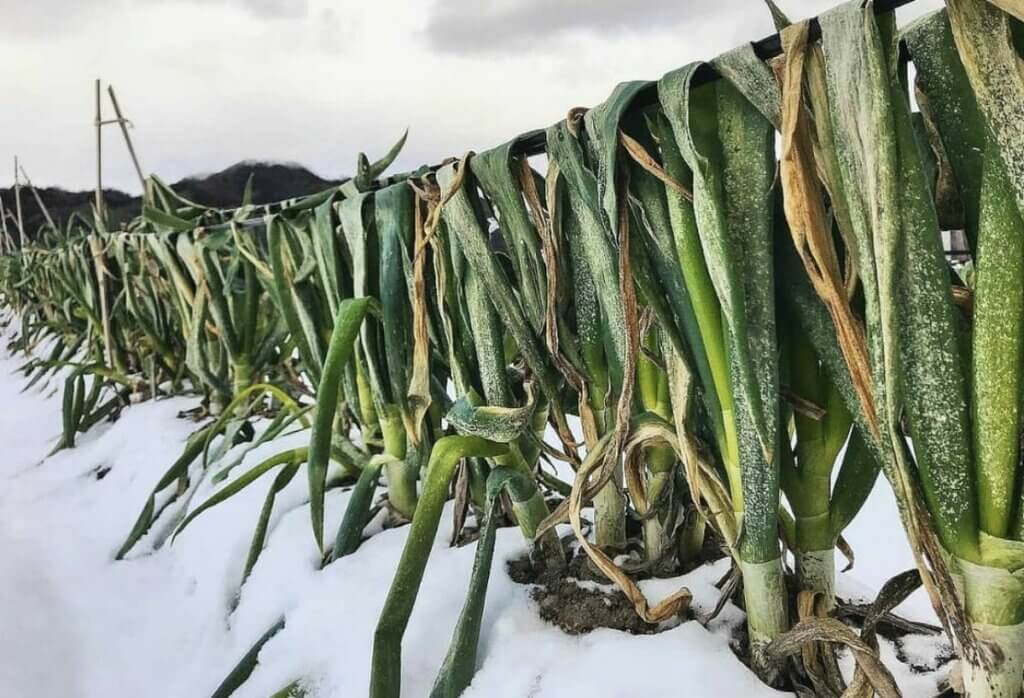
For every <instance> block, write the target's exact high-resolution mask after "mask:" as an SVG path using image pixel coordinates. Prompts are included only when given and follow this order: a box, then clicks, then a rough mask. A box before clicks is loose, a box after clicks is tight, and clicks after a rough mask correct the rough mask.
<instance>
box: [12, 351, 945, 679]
mask: <svg viewBox="0 0 1024 698" xmlns="http://www.w3.org/2000/svg"><path fill="white" fill-rule="evenodd" d="M6 343H7V338H6V337H0V443H2V444H3V458H2V459H0V551H2V553H3V554H2V557H0V560H2V562H0V618H3V630H2V631H0V696H3V697H4V698H22V697H25V698H28V697H30V696H31V697H33V698H36V697H51V696H52V697H61V698H76V697H79V696H82V697H89V698H93V697H95V698H100V697H102V698H112V697H118V696H126V697H128V696H132V697H135V696H146V697H147V698H164V697H166V698H190V697H193V696H195V697H202V696H208V695H209V694H210V693H211V692H212V691H213V689H214V688H215V687H216V686H217V685H218V684H219V683H220V681H221V680H222V679H223V677H224V676H225V675H226V673H227V672H228V671H229V670H230V669H231V667H233V666H234V664H235V663H236V662H237V661H238V659H239V658H240V657H241V656H242V655H243V654H244V653H245V651H246V650H247V649H248V648H249V646H251V645H252V643H253V642H254V641H255V640H256V638H258V637H259V636H260V635H262V634H263V632H264V631H265V630H266V629H267V628H269V627H270V626H272V625H273V624H274V623H275V621H276V620H277V619H278V618H280V617H281V616H284V617H285V619H286V626H285V628H284V630H282V631H281V632H280V633H278V634H277V635H276V636H275V637H274V638H273V639H272V640H270V642H269V643H268V644H267V645H266V646H265V647H264V648H263V651H262V652H261V654H260V664H259V666H258V667H257V669H256V671H255V672H254V673H253V675H252V677H251V678H250V680H249V681H248V682H247V683H246V684H245V685H244V686H243V687H242V688H241V689H240V690H239V691H238V692H237V693H236V694H235V695H236V696H239V698H246V697H258V698H267V696H270V695H271V694H272V693H274V692H275V691H276V690H278V689H280V688H282V687H283V686H285V685H287V684H289V683H290V682H291V681H293V680H295V679H303V680H304V682H305V685H306V686H307V688H308V689H310V695H311V696H320V697H323V698H327V697H339V698H341V697H344V698H347V697H349V696H363V695H366V692H367V685H368V666H369V660H370V645H371V640H372V636H373V629H374V626H375V624H376V620H377V615H378V612H379V610H380V608H381V605H382V604H383V601H384V596H385V594H386V593H387V589H388V585H389V584H390V581H391V574H392V571H393V569H394V565H395V562H396V560H397V558H398V555H399V553H400V551H401V548H402V545H403V544H404V541H405V536H406V530H407V529H405V528H400V529H394V530H388V531H379V529H378V531H377V532H376V534H375V535H373V537H372V538H371V539H370V540H368V541H367V542H366V543H364V545H363V546H362V547H361V548H360V550H359V551H358V552H357V553H356V554H354V555H352V556H350V557H348V558H345V559H343V560H341V561H339V562H336V563H334V564H332V565H330V566H328V567H327V568H326V569H324V570H319V569H318V567H319V565H318V559H317V558H318V556H317V552H316V549H315V545H314V542H313V537H312V534H311V532H310V527H309V512H308V508H307V506H306V504H305V500H306V496H307V495H306V481H305V478H303V477H296V478H295V479H294V480H293V481H292V483H291V484H290V485H289V486H288V488H286V490H285V491H283V492H282V493H281V494H280V495H279V496H278V499H277V504H276V506H275V509H274V514H273V517H272V519H271V530H270V533H269V535H268V537H267V546H266V549H265V551H264V553H263V555H262V557H261V558H260V561H259V563H258V564H257V566H256V568H255V570H254V571H253V574H252V576H251V577H250V578H249V580H248V582H247V583H246V584H245V585H244V587H242V592H241V595H240V597H239V598H238V603H237V607H235V608H234V610H232V607H233V606H234V601H235V598H236V594H237V591H238V588H239V581H240V579H239V578H240V574H241V569H242V566H243V563H244V559H245V555H246V551H247V548H248V545H249V540H250V537H251V535H252V530H253V527H254V526H255V522H256V518H257V513H258V511H259V509H260V507H261V505H262V502H263V497H264V495H265V493H266V488H267V487H269V485H270V478H269V477H268V476H265V477H264V479H263V480H261V481H259V482H257V483H256V485H254V486H252V487H250V488H248V489H247V490H245V491H244V492H243V493H242V494H240V495H239V496H236V497H234V498H232V499H230V500H228V501H227V502H226V503H225V504H223V505H221V506H218V507H216V508H214V509H212V510H211V511H209V512H208V513H207V514H204V515H203V516H201V517H199V518H198V519H196V521H195V522H194V523H193V524H192V525H191V526H190V527H189V529H187V530H186V531H185V532H184V533H183V534H182V535H181V536H180V537H179V538H178V539H177V540H176V541H175V542H174V543H173V545H171V544H165V545H163V546H162V547H160V548H159V549H157V550H154V542H155V540H157V539H159V538H160V537H162V534H163V533H164V531H163V530H162V529H161V527H160V526H159V525H158V526H156V527H155V531H154V532H153V533H152V534H151V535H150V536H149V537H148V538H146V539H144V540H143V541H142V542H141V543H140V545H139V546H137V548H136V550H135V551H134V552H133V554H132V555H131V556H130V558H129V559H127V560H124V561H121V562H115V561H114V560H113V556H114V552H115V550H116V549H117V547H118V545H119V544H120V542H121V541H122V540H123V538H124V536H125V534H126V533H127V531H128V530H129V528H130V526H131V524H132V523H133V521H134V518H135V516H136V515H137V514H138V511H139V508H140V507H141V505H142V503H143V501H144V499H145V497H146V496H147V495H148V493H149V491H150V489H151V488H152V486H153V485H154V483H155V482H156V480H157V479H158V478H159V476H160V475H161V474H162V473H163V471H164V470H165V469H166V468H167V467H168V466H169V464H170V463H171V462H172V461H173V460H174V459H175V458H176V457H177V455H178V454H179V452H180V450H181V448H182V446H183V442H184V439H185V437H186V436H187V435H188V434H189V433H190V431H191V430H192V429H193V428H194V426H195V425H194V424H192V423H191V422H190V421H187V420H184V419H179V418H178V417H177V414H178V412H179V411H181V410H183V409H188V408H190V407H193V406H194V405H195V401H194V400H190V399H186V398H172V399H164V400H158V401H155V402H147V403H143V404H139V405H135V406H132V407H131V408H129V409H127V410H126V411H125V412H124V413H123V414H122V416H121V419H120V420H118V421H117V422H116V423H113V424H103V425H100V426H99V427H97V428H95V429H94V430H92V431H91V432H90V433H88V434H86V435H85V436H84V437H83V438H82V439H81V441H80V443H79V445H78V447H77V448H75V449H73V450H69V451H63V452H61V453H59V454H57V455H55V456H53V457H51V458H46V457H45V456H46V453H47V452H48V451H49V450H50V448H51V447H52V444H53V442H54V440H55V439H56V437H57V435H58V433H59V429H60V423H61V420H60V396H59V392H57V388H58V387H59V385H60V382H59V381H51V383H50V384H49V385H46V386H41V387H40V386H37V387H34V388H33V389H32V390H29V391H27V392H24V393H23V392H21V391H22V388H23V387H24V385H25V379H24V377H23V376H22V375H21V374H15V373H14V370H15V368H16V367H17V366H18V365H19V364H20V363H21V362H22V361H23V358H22V357H10V356H9V355H7V353H6V350H5V349H3V348H2V347H4V346H6ZM307 439H308V435H307V434H306V433H299V434H294V435H292V436H289V437H286V438H284V439H281V440H278V441H277V442H275V443H273V444H269V445H265V446H263V447H261V448H259V449H257V450H255V451H253V452H251V453H250V454H249V455H248V456H247V457H246V460H245V463H244V464H243V466H242V467H239V468H236V469H235V470H234V471H233V475H234V476H237V475H238V474H241V473H242V472H244V470H245V469H246V466H251V465H253V464H255V463H256V462H258V461H259V460H261V459H262V458H265V457H266V456H268V455H271V454H273V453H276V452H279V451H280V450H283V449H284V448H287V447H290V446H296V445H304V444H305V443H307ZM103 471H106V474H105V475H104V476H103V477H102V478H101V479H100V478H98V477H97V475H98V473H100V472H103ZM212 490H213V488H212V486H211V485H210V483H209V482H208V481H206V482H203V483H202V485H201V489H200V491H199V492H198V493H197V494H196V496H195V497H194V498H193V499H192V501H191V506H193V507H194V506H196V505H197V504H198V503H200V502H202V501H203V500H205V498H206V496H208V494H209V493H210V492H211V491H212ZM346 497H347V494H346V493H343V492H340V491H338V490H334V491H332V492H330V493H328V508H327V522H326V523H327V528H326V530H328V531H333V530H335V529H336V527H337V524H338V522H339V521H340V517H341V513H342V511H343V509H344V505H345V500H346ZM450 529H451V522H450V511H448V512H446V517H445V520H443V521H442V524H441V528H440V531H441V533H440V534H439V537H438V541H437V546H436V548H435V551H434V554H433V555H432V557H431V560H430V564H429V566H428V568H427V572H426V578H425V580H424V583H423V587H422V590H421V592H420V596H419V599H418V602H417V604H416V608H415V611H414V613H413V616H412V620H411V622H410V625H409V628H408V631H407V632H406V636H405V641H404V645H403V650H404V652H403V666H402V677H403V678H402V684H403V696H409V697H411V698H417V697H419V696H425V695H427V694H428V693H429V690H430V687H431V685H432V683H433V680H434V676H435V674H436V672H437V668H438V667H439V665H440V663H441V660H442V658H443V656H444V654H445V652H446V649H447V646H448V642H449V638H450V635H451V631H452V627H453V623H454V621H455V618H456V616H457V614H458V612H459V609H460V608H461V605H462V603H463V599H464V594H465V589H466V584H467V582H468V578H469V570H470V567H471V565H472V561H473V546H466V547H464V548H461V549H451V548H448V547H447V545H446V538H447V532H448V531H450ZM847 538H848V539H849V541H850V543H851V545H852V546H853V547H854V549H855V550H856V553H857V566H856V568H855V569H854V570H853V571H852V572H850V573H848V574H845V575H841V582H840V589H841V591H843V592H845V593H847V594H864V595H873V594H872V592H873V590H876V589H877V588H878V587H879V586H880V585H881V584H882V583H883V582H884V581H885V580H886V579H888V578H889V577H891V576H892V575H894V574H896V573H898V572H900V571H903V570H904V569H907V568H908V567H910V566H911V564H912V563H911V560H910V556H909V552H908V550H907V546H906V543H905V541H904V538H903V534H902V531H901V530H900V527H899V524H898V521H897V518H896V513H895V509H894V505H893V502H892V497H891V495H890V494H889V493H888V490H887V488H886V486H885V484H884V483H881V482H880V483H879V486H878V487H876V489H875V492H874V493H873V494H872V496H871V498H870V500H869V502H868V504H867V506H866V508H865V511H864V512H863V513H862V514H861V516H859V517H858V519H857V521H856V522H855V523H854V525H853V528H852V529H851V530H850V531H849V532H848V535H847ZM523 549H524V548H523V543H522V540H521V537H520V535H519V533H518V531H517V530H516V529H503V530H499V532H498V539H497V550H496V555H495V566H494V571H493V572H492V575H491V584H490V590H489V593H488V597H487V608H486V613H485V617H484V622H483V633H482V645H481V649H480V653H479V662H480V667H479V671H478V673H477V675H476V678H475V680H474V683H473V685H472V686H471V688H470V689H469V691H467V693H466V694H465V695H466V696H467V698H483V697H487V698H525V697H527V696H530V697H533V698H561V697H564V696H567V695H575V694H580V695H586V696H588V698H620V697H621V698H625V697H627V696H634V695H644V696H646V697H647V698H658V697H659V696H666V697H668V696H679V695H686V696H694V697H699V696H742V697H743V698H754V697H756V696H770V695H782V694H779V693H777V692H776V691H772V690H771V689H768V688H766V687H765V686H763V685H762V684H760V683H759V682H758V681H757V680H756V679H755V678H754V677H753V675H752V674H751V673H750V672H749V671H748V670H747V669H746V667H744V666H743V664H741V663H740V662H739V661H738V660H737V659H736V658H735V657H734V656H733V654H732V652H731V650H730V648H729V632H730V628H731V627H733V626H734V625H735V624H736V623H738V622H740V621H741V620H742V613H741V612H740V611H739V609H737V608H735V607H733V606H731V605H730V606H728V607H727V608H726V609H725V611H724V612H723V614H722V615H721V616H719V618H718V619H716V620H715V621H713V622H712V623H711V624H710V625H709V626H708V627H707V628H705V627H703V626H702V625H701V624H699V623H697V622H689V623H684V624H682V625H679V626H678V627H675V628H673V629H671V630H668V631H666V632H663V633H660V634H658V635H649V636H631V635H627V634H623V633H620V632H617V631H612V630H601V631H596V632H594V633H591V634H589V635H585V636H579V637H573V636H568V635H566V634H564V633H562V632H561V631H560V630H558V629H557V628H555V627H553V626H550V625H548V624H546V623H545V622H543V621H541V620H539V619H538V617H537V613H536V609H535V608H534V606H533V602H532V601H531V600H530V598H529V590H528V589H527V588H525V587H522V586H520V585H517V584H515V583H513V582H512V581H511V580H510V579H509V578H508V576H507V575H506V573H505V565H504V561H505V560H507V559H508V558H510V557H513V556H516V555H518V554H520V553H521V552H522V551H523ZM723 571H724V567H723V566H722V563H718V564H716V565H710V566H706V567H704V568H701V569H698V570H696V571H695V572H693V573H691V574H690V575H687V576H686V577H684V578H682V579H676V580H657V581H652V582H647V583H644V585H643V588H644V590H645V591H646V592H647V593H648V595H649V596H650V597H651V598H652V600H654V601H656V600H658V599H659V598H661V597H663V596H665V595H667V594H669V593H671V592H672V591H674V590H675V589H676V588H677V586H678V585H679V584H681V583H684V584H686V585H688V586H689V587H690V589H691V590H692V591H693V593H694V596H695V610H696V612H697V615H698V616H705V615H706V614H707V613H708V612H709V611H710V610H711V609H712V608H713V606H714V604H715V602H716V600H717V591H716V590H715V589H714V588H713V587H712V586H711V584H712V583H713V582H714V581H715V580H716V579H718V578H719V577H720V576H721V575H722V573H723ZM901 610H902V611H903V612H905V613H907V614H909V615H912V616H914V617H918V618H921V619H925V620H927V619H929V618H930V617H931V612H930V610H929V608H928V604H927V600H926V599H925V598H924V597H923V596H915V597H912V598H911V599H910V600H909V601H908V602H907V604H905V605H904V607H903V609H901ZM920 644H921V643H920V642H919V641H918V642H917V645H915V646H909V645H908V646H907V647H904V650H905V652H907V653H908V654H910V655H911V656H916V655H919V654H925V655H927V654H928V653H929V652H931V651H932V648H931V647H930V646H928V643H925V646H924V647H921V646H920ZM883 659H884V660H885V661H886V663H887V665H888V666H889V667H890V668H891V669H893V671H894V673H895V674H896V675H897V678H898V680H899V681H900V683H901V687H902V688H903V689H904V694H905V695H907V696H918V697H921V698H924V697H930V696H933V695H934V694H935V678H934V677H933V676H920V675H912V674H911V673H909V672H908V671H907V670H906V668H905V667H904V666H903V665H901V664H899V662H898V661H896V659H895V654H894V650H893V647H892V646H891V645H888V644H886V645H884V646H883ZM847 663H848V662H847Z"/></svg>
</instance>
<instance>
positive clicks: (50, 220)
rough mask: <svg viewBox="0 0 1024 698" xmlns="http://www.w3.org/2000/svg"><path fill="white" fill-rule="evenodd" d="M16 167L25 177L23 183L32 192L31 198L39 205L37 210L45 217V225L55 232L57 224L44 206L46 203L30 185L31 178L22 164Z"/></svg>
mask: <svg viewBox="0 0 1024 698" xmlns="http://www.w3.org/2000/svg"><path fill="white" fill-rule="evenodd" d="M18 169H19V170H20V171H21V176H22V177H24V178H25V184H27V185H28V189H29V191H31V192H32V196H33V198H35V200H36V205H37V206H39V210H40V211H42V212H43V218H45V219H46V223H47V225H49V226H50V230H52V231H53V232H54V233H56V232H57V224H56V223H54V221H53V216H51V215H50V209H48V208H46V204H44V203H43V197H41V196H40V195H39V192H38V191H36V188H35V187H34V186H33V185H32V180H31V179H29V176H28V172H26V171H25V168H24V166H21V165H19V166H18Z"/></svg>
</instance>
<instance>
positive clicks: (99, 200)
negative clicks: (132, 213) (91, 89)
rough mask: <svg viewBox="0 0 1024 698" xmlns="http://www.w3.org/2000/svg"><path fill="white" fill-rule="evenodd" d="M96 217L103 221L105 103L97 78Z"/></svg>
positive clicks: (95, 122)
mask: <svg viewBox="0 0 1024 698" xmlns="http://www.w3.org/2000/svg"><path fill="white" fill-rule="evenodd" d="M93 123H94V124H95V125H96V216H97V217H98V218H99V219H100V220H103V218H104V211H103V209H104V206H103V103H102V100H101V93H100V80H99V78H96V120H95V121H94V122H93Z"/></svg>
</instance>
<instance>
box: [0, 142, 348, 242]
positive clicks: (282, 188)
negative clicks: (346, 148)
mask: <svg viewBox="0 0 1024 698" xmlns="http://www.w3.org/2000/svg"><path fill="white" fill-rule="evenodd" d="M250 175H252V196H253V199H252V200H253V203H256V204H266V203H273V202H275V201H281V200H282V199H291V198H293V197H296V196H303V195H305V194H313V193H316V192H318V191H323V190H324V189H327V188H328V187H331V186H336V185H338V184H341V183H342V182H343V181H344V179H338V180H332V179H324V178H322V177H320V176H319V175H317V174H315V173H313V172H311V171H310V170H309V169H307V168H305V167H303V166H301V165H297V164H293V163H276V162H263V161H254V160H245V161H242V162H238V163H235V164H234V165H231V166H230V167H227V168H225V169H223V170H221V171H219V172H214V173H213V174H204V175H193V176H191V177H185V178H184V179H182V180H179V181H177V182H174V183H173V184H171V187H173V188H174V190H175V191H176V192H178V193H179V194H181V195H182V196H183V197H185V198H186V199H190V200H192V201H195V202H196V203H199V204H203V205H204V206H213V207H217V208H227V207H231V206H237V205H238V204H240V203H241V201H242V193H243V192H244V191H245V183H246V182H247V181H248V179H249V176H250ZM37 191H38V192H39V196H40V198H41V199H42V200H43V204H44V205H45V206H46V208H47V210H48V211H49V212H50V215H51V216H53V219H54V221H55V222H57V224H58V225H63V223H64V222H65V221H67V219H68V218H69V217H70V216H71V215H73V214H74V213H76V212H77V213H79V214H81V215H83V216H86V217H88V216H89V215H91V206H92V203H93V201H94V200H95V196H96V194H95V192H94V191H93V190H89V191H77V192H71V191H67V190H65V189H62V188H60V187H40V188H38V189H37ZM0 198H2V199H3V204H4V209H5V211H9V212H10V213H11V214H12V215H13V214H14V209H15V205H14V188H13V187H10V188H7V189H3V188H0ZM103 198H104V201H105V203H106V205H107V209H108V211H109V217H110V222H111V224H112V225H113V226H117V225H119V224H120V223H121V222H122V221H126V220H129V219H130V218H132V217H134V216H136V215H138V214H139V211H140V206H141V198H140V197H138V196H131V195H129V194H126V193H124V192H122V191H119V190H117V189H104V190H103ZM21 215H22V220H23V221H24V224H25V234H26V235H28V236H29V237H30V238H33V237H35V236H36V233H37V232H38V230H39V228H40V227H42V226H43V224H44V223H45V222H46V218H45V217H44V215H43V212H42V211H41V210H40V208H39V206H38V204H37V203H36V200H35V197H34V196H32V192H31V190H29V188H28V187H27V186H24V185H23V186H22V188H21ZM7 229H8V231H9V233H10V234H11V236H12V237H13V238H14V239H15V240H17V227H16V226H14V225H13V223H12V222H11V220H10V219H8V220H7Z"/></svg>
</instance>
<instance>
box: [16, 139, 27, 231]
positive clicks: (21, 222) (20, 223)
mask: <svg viewBox="0 0 1024 698" xmlns="http://www.w3.org/2000/svg"><path fill="white" fill-rule="evenodd" d="M14 210H15V212H16V214H17V216H18V239H19V241H20V242H21V248H22V249H25V221H24V219H22V217H21V180H20V179H18V156H17V155H15V156H14Z"/></svg>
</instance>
